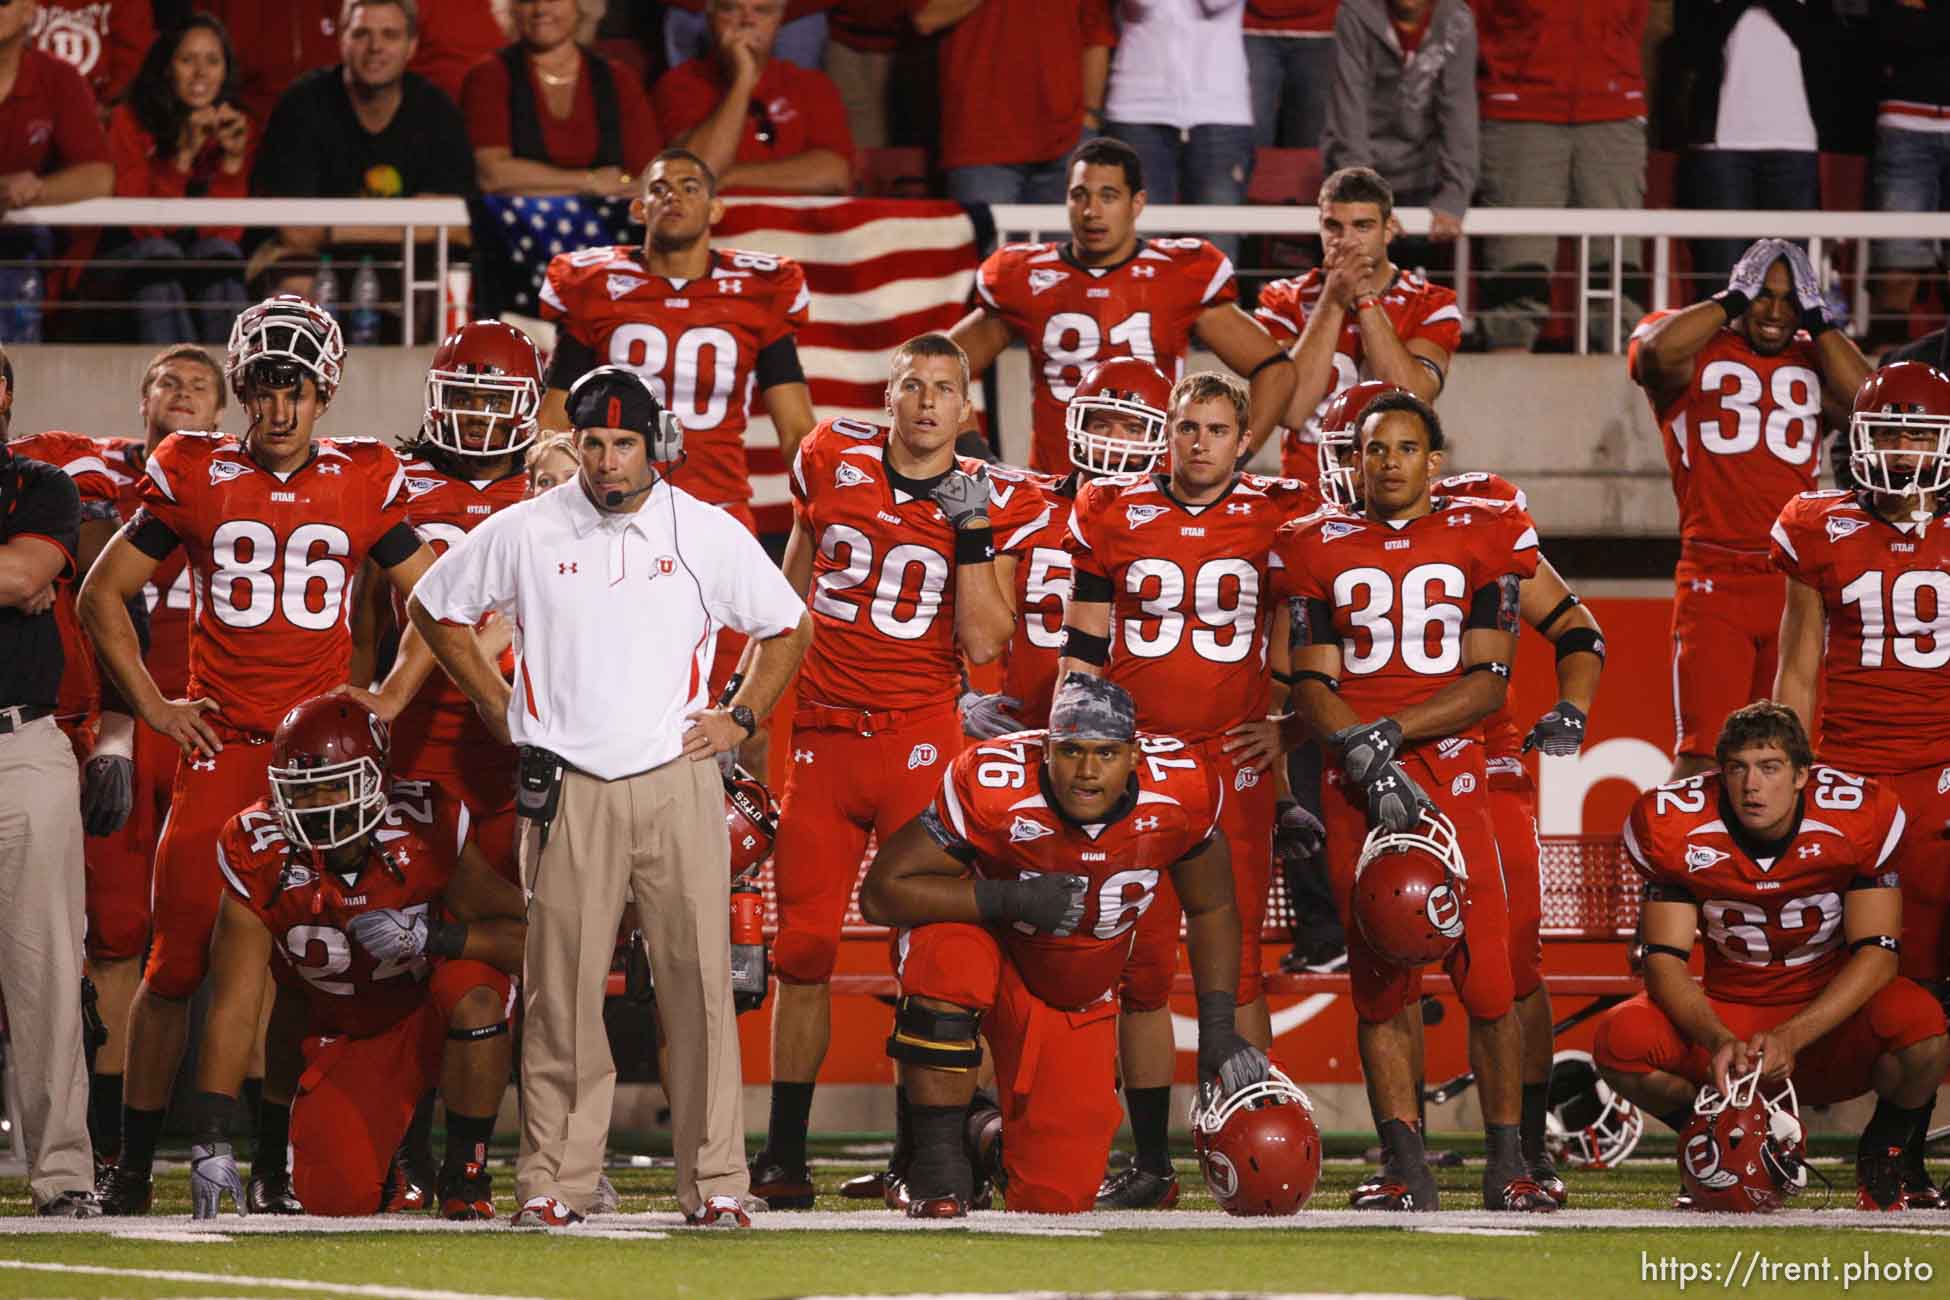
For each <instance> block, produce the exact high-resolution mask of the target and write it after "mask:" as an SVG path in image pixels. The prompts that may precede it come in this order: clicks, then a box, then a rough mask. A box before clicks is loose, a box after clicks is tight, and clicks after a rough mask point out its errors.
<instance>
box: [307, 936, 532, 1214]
mask: <svg viewBox="0 0 1950 1300" xmlns="http://www.w3.org/2000/svg"><path fill="white" fill-rule="evenodd" d="M481 987H486V988H490V989H493V990H494V992H495V996H496V997H498V998H500V1000H501V1005H502V1006H503V1007H504V1008H510V1007H512V1004H513V997H512V993H511V985H510V981H509V979H508V977H507V976H506V975H504V974H502V973H501V972H500V971H498V970H496V969H494V967H492V966H488V965H485V964H484V963H481V962H477V961H464V960H461V961H443V962H440V963H438V964H437V965H436V966H435V967H434V969H433V974H432V976H431V977H430V978H429V980H428V989H427V999H426V1001H424V1002H422V1003H421V1004H420V1006H419V1009H418V1010H416V1011H414V1012H413V1013H412V1014H411V1015H409V1016H406V1017H405V1018H403V1019H401V1020H400V1021H399V1022H398V1023H397V1024H395V1025H393V1026H392V1028H390V1029H387V1030H385V1031H384V1032H382V1033H378V1034H374V1035H373V1036H372V1037H370V1038H348V1037H345V1036H342V1035H338V1036H331V1037H317V1036H313V1037H308V1038H306V1039H305V1042H304V1054H305V1072H304V1074H303V1075H301V1076H300V1077H299V1080H298V1095H297V1096H296V1097H294V1098H293V1099H292V1102H291V1156H292V1158H291V1190H292V1191H293V1192H294V1193H296V1194H297V1197H298V1199H299V1200H300V1201H302V1202H304V1206H305V1209H306V1210H308V1211H310V1212H311V1213H312V1214H320V1215H329V1216H334V1217H343V1216H346V1215H354V1214H377V1213H378V1212H379V1209H380V1199H379V1198H380V1195H381V1193H382V1192H383V1190H384V1188H385V1185H386V1175H387V1172H388V1171H389V1170H391V1168H392V1166H393V1153H394V1152H395V1151H397V1150H398V1149H399V1143H400V1139H401V1138H402V1137H404V1136H405V1135H406V1126H407V1125H408V1124H410V1123H412V1121H413V1108H414V1107H415V1106H417V1105H419V1104H420V1098H421V1097H424V1096H425V1095H426V1094H427V1093H428V1092H429V1091H431V1090H432V1089H433V1088H434V1087H435V1085H437V1084H438V1083H439V1082H440V1062H441V1058H442V1057H443V1055H444V1054H445V1052H446V1048H447V1022H448V1020H449V1018H451V1017H452V1015H453V1009H454V1007H456V1006H457V1005H459V1003H460V1000H461V999H462V998H463V997H465V996H466V995H467V994H468V993H469V992H471V991H472V990H474V989H476V988H481Z"/></svg>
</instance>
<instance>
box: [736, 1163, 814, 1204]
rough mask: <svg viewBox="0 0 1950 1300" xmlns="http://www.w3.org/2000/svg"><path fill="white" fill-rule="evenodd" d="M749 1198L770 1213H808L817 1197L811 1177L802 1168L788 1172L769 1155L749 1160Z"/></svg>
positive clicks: (808, 1172) (809, 1173)
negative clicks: (763, 1204) (750, 1193)
mask: <svg viewBox="0 0 1950 1300" xmlns="http://www.w3.org/2000/svg"><path fill="white" fill-rule="evenodd" d="M751 1179H752V1195H753V1196H756V1197H757V1198H758V1199H759V1200H761V1201H764V1202H765V1205H766V1208H767V1209H772V1210H810V1209H811V1208H812V1207H813V1200H814V1197H815V1196H816V1194H817V1193H816V1189H815V1188H814V1187H813V1180H812V1173H811V1171H810V1170H808V1169H807V1168H806V1167H805V1166H804V1165H800V1166H799V1167H798V1168H797V1169H788V1168H786V1167H785V1166H784V1165H782V1164H780V1163H779V1162H778V1161H776V1160H774V1159H772V1153H771V1152H769V1151H760V1152H759V1153H758V1154H757V1155H755V1156H753V1157H752V1163H751Z"/></svg>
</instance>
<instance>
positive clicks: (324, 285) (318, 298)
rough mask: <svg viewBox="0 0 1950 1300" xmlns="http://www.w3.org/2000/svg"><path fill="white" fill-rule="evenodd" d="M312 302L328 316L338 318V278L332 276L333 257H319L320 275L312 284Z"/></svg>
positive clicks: (322, 254) (325, 255)
mask: <svg viewBox="0 0 1950 1300" xmlns="http://www.w3.org/2000/svg"><path fill="white" fill-rule="evenodd" d="M311 300H312V303H313V305H315V306H316V307H317V308H318V309H319V310H320V311H322V312H324V313H325V314H326V315H327V316H337V315H338V314H339V313H338V304H339V282H338V277H337V276H335V275H333V274H332V255H331V254H330V253H320V254H319V255H318V274H317V275H316V276H314V277H313V279H312V282H311Z"/></svg>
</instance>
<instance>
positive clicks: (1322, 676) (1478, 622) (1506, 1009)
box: [1276, 393, 1557, 1210]
mask: <svg viewBox="0 0 1950 1300" xmlns="http://www.w3.org/2000/svg"><path fill="white" fill-rule="evenodd" d="M1443 448H1444V442H1443V434H1442V424H1441V421H1440V420H1439V419H1438V418H1437V417H1436V414H1435V411H1434V410H1433V409H1432V408H1431V407H1429V405H1428V404H1427V403H1425V402H1423V401H1422V400H1421V399H1420V398H1418V397H1415V396H1414V395H1413V394H1410V393H1389V394H1385V395H1383V396H1381V397H1378V398H1376V399H1375V400H1374V401H1373V402H1372V403H1371V404H1370V405H1369V406H1368V408H1367V411H1366V413H1365V414H1364V416H1363V418H1362V422H1361V446H1360V451H1361V471H1362V481H1363V490H1362V501H1363V509H1362V513H1361V514H1360V515H1358V516H1349V515H1347V514H1344V513H1341V512H1338V511H1322V512H1321V513H1319V514H1316V515H1313V516H1310V517H1309V518H1307V519H1303V520H1298V521H1296V522H1295V523H1294V524H1292V525H1291V526H1289V527H1288V528H1286V529H1284V530H1282V532H1281V534H1280V537H1279V541H1278V547H1279V550H1278V553H1277V555H1276V562H1277V563H1278V564H1279V565H1280V566H1281V568H1282V575H1283V576H1282V580H1281V581H1282V587H1283V589H1284V590H1285V591H1286V592H1287V593H1288V594H1289V595H1290V597H1291V608H1292V618H1291V632H1290V635H1291V637H1292V640H1293V650H1292V661H1293V670H1294V671H1293V675H1294V678H1295V682H1294V690H1293V703H1294V710H1295V711H1294V714H1293V716H1292V718H1291V720H1290V721H1289V723H1288V724H1287V725H1286V726H1285V727H1283V731H1284V732H1285V733H1286V738H1287V739H1288V741H1289V743H1292V742H1297V741H1298V740H1299V739H1300V735H1301V729H1302V725H1303V724H1304V728H1305V729H1306V730H1308V731H1311V733H1312V734H1313V735H1314V736H1316V737H1317V738H1318V739H1319V740H1320V741H1321V742H1322V743H1323V746H1324V747H1325V749H1326V751H1327V752H1328V754H1329V755H1330V756H1338V758H1339V760H1340V765H1339V766H1338V767H1336V768H1333V769H1331V770H1329V771H1328V772H1327V774H1326V776H1325V787H1326V788H1325V789H1324V790H1323V792H1322V805H1323V807H1322V813H1323V820H1324V821H1325V823H1326V826H1327V860H1328V868H1329V873H1330V875H1331V877H1332V879H1333V882H1334V894H1335V899H1336V902H1337V903H1339V904H1340V905H1341V906H1342V907H1343V908H1345V907H1346V906H1347V900H1348V899H1349V897H1350V895H1351V894H1352V892H1353V885H1354V877H1355V867H1356V863H1357V861H1358V859H1359V857H1360V854H1361V850H1362V846H1363V843H1364V841H1365V839H1366V837H1367V834H1368V831H1369V829H1370V827H1373V828H1376V829H1381V828H1386V829H1387V830H1388V831H1391V832H1395V833H1397V834H1400V833H1404V832H1408V831H1410V830H1412V829H1414V828H1415V827H1416V826H1417V825H1418V823H1419V822H1420V820H1421V818H1422V814H1423V812H1424V811H1425V810H1427V809H1429V808H1432V807H1436V806H1438V805H1439V807H1440V810H1441V812H1442V813H1444V814H1446V815H1447V817H1448V819H1449V821H1450V823H1451V824H1452V825H1453V827H1454V830H1455V839H1456V842H1457V845H1458V846H1459V848H1460V850H1461V857H1462V861H1463V863H1464V866H1465V869H1466V870H1467V873H1468V889H1467V892H1466V895H1465V900H1464V904H1463V926H1464V938H1463V942H1462V943H1461V944H1459V945H1457V947H1456V948H1455V949H1454V950H1453V951H1452V952H1451V954H1450V956H1449V957H1448V959H1447V961H1446V962H1445V965H1446V967H1447V969H1448V972H1449V978H1450V981H1451V982H1452V984H1453V985H1454V986H1455V989H1456V993H1457V996H1458V998H1459V999H1460V1001H1461V1002H1462V1004H1463V1008H1464V1010H1465V1011H1466V1012H1467V1013H1468V1015H1469V1040H1470V1060H1471V1062H1472V1063H1473V1064H1474V1065H1475V1067H1476V1074H1477V1080H1478V1087H1479V1090H1480V1093H1481V1097H1482V1107H1483V1118H1484V1125H1485V1128H1486V1131H1487V1136H1488V1151H1489V1159H1488V1161H1487V1163H1486V1165H1485V1168H1484V1172H1483V1202H1484V1205H1485V1206H1486V1207H1487V1208H1490V1209H1493V1210H1554V1209H1556V1208H1557V1202H1556V1201H1555V1200H1554V1199H1553V1198H1552V1197H1551V1195H1550V1194H1549V1193H1548V1192H1547V1191H1545V1190H1544V1189H1543V1188H1542V1187H1540V1186H1539V1185H1538V1184H1537V1182H1536V1181H1535V1179H1534V1178H1533V1177H1532V1175H1531V1172H1530V1169H1529V1167H1528V1165H1527V1164H1526V1162H1525V1160H1524V1155H1523V1150H1522V1139H1521V1131H1520V1124H1521V1119H1522V1098H1523V1093H1522V1079H1523V1071H1522V1061H1521V1058H1522V1047H1523V1044H1522V1039H1521V1031H1520V1029H1519V1026H1518V1022H1517V1017H1516V1014H1515V1012H1514V1011H1513V1010H1512V1003H1513V989H1512V984H1513V981H1512V975H1511V960H1510V954H1509V942H1510V933H1509V916H1508V913H1507V910H1506V903H1505V899H1504V887H1503V873H1502V870H1501V864H1500V861H1499V858H1498V854H1497V846H1496V835H1495V829H1494V827H1493V825H1492V823H1491V820H1490V812H1489V801H1488V798H1487V792H1486V787H1487V784H1488V771H1487V769H1486V767H1485V764H1484V757H1483V745H1482V739H1483V722H1484V720H1485V719H1486V718H1488V717H1489V716H1490V715H1491V714H1493V713H1494V712H1495V711H1496V710H1497V709H1498V708H1499V707H1501V705H1502V704H1503V702H1504V699H1505V695H1506V692H1507V690H1508V686H1509V675H1510V661H1511V658H1512V657H1513V656H1514V654H1515V652H1516V632H1517V620H1518V617H1519V615H1518V606H1519V590H1520V588H1521V585H1522V583H1523V581H1524V580H1525V579H1527V578H1529V577H1531V576H1533V575H1534V574H1535V573H1536V571H1537V534H1536V530H1535V529H1534V528H1532V527H1531V524H1530V518H1529V516H1528V515H1527V514H1526V513H1525V512H1524V511H1523V510H1521V509H1519V508H1518V507H1516V506H1515V505H1513V504H1506V503H1503V502H1492V501H1484V500H1479V499H1474V498H1468V497H1444V498H1436V497H1434V496H1433V495H1432V493H1431V491H1430V488H1431V484H1432V482H1433V480H1434V479H1435V477H1436V476H1437V475H1438V474H1439V473H1440V472H1441V464H1442V454H1443ZM1342 925H1343V926H1344V927H1345V928H1346V930H1347V938H1348V971H1349V974H1350V975H1351V976H1352V979H1353V984H1354V1006H1355V1013H1356V1015H1357V1017H1358V1019H1359V1029H1358V1036H1359V1047H1360V1053H1361V1065H1362V1071H1363V1073H1364V1074H1365V1075H1366V1076H1367V1081H1368V1095H1369V1098H1370V1101H1371V1104H1372V1106H1373V1108H1374V1112H1375V1115H1376V1118H1377V1121H1378V1123H1377V1127H1378V1129H1379V1131H1380V1134H1381V1138H1382V1145H1383V1150H1384V1153H1385V1155H1384V1161H1383V1177H1382V1179H1381V1181H1380V1183H1379V1184H1378V1185H1377V1186H1375V1187H1374V1189H1373V1190H1372V1191H1371V1192H1369V1193H1366V1194H1364V1195H1362V1196H1361V1197H1360V1198H1359V1199H1358V1200H1357V1201H1356V1208H1361V1209H1386V1210H1432V1209H1434V1208H1436V1191H1435V1179H1434V1177H1433V1176H1432V1175H1431V1174H1430V1172H1429V1168H1428V1163H1427V1157H1426V1155H1425V1153H1424V1150H1423V1143H1422V1134H1421V1131H1420V1116H1421V1097H1420V1093H1419V1088H1418V1084H1419V1078H1418V1075H1419V1073H1420V1071H1419V1062H1420V1060H1421V1047H1422V1023H1421V1016H1420V1010H1419V1005H1420V992H1421V982H1422V976H1421V971H1420V970H1419V969H1411V968H1407V967H1404V966H1400V965H1396V964H1394V963H1392V962H1390V961H1388V960H1387V959H1386V958H1384V957H1382V956H1381V955H1380V954H1378V953H1377V952H1376V951H1375V950H1374V948H1373V947H1372V946H1371V945H1370V944H1369V943H1368V942H1367V940H1366V939H1365V937H1364V936H1363V935H1362V933H1361V932H1360V930H1359V929H1358V928H1356V927H1355V926H1353V925H1351V924H1349V922H1348V918H1347V916H1346V915H1345V914H1343V916H1342Z"/></svg>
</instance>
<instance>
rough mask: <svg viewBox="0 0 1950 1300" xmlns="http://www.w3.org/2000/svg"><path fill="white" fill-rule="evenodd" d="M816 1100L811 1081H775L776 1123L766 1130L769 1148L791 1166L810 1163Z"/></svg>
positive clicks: (778, 1158)
mask: <svg viewBox="0 0 1950 1300" xmlns="http://www.w3.org/2000/svg"><path fill="white" fill-rule="evenodd" d="M812 1102H813V1085H812V1084H810V1083H774V1084H773V1085H772V1123H771V1127H770V1128H769V1129H767V1130H766V1134H765V1149H766V1151H768V1152H770V1153H771V1156H772V1159H773V1160H774V1161H775V1162H776V1163H778V1164H779V1165H782V1166H783V1167H784V1168H786V1169H788V1170H798V1169H803V1168H805V1167H806V1130H807V1129H808V1128H809V1127H810V1126H811V1124H812Z"/></svg>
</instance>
